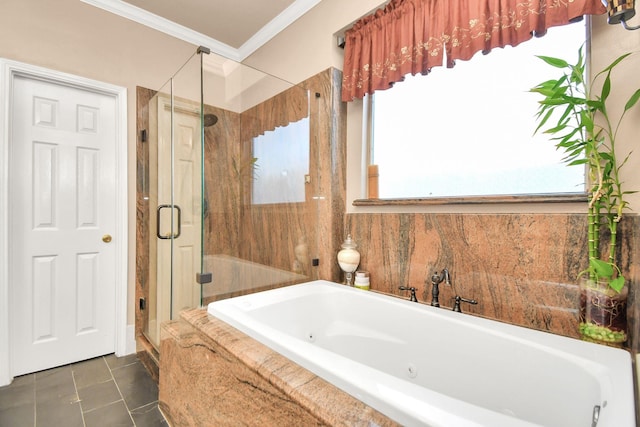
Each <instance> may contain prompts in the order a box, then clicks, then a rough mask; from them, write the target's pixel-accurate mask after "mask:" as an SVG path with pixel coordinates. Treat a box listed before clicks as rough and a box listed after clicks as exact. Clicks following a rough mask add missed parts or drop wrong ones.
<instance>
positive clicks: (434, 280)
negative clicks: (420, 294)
mask: <svg viewBox="0 0 640 427" xmlns="http://www.w3.org/2000/svg"><path fill="white" fill-rule="evenodd" d="M443 281H444V283H446V284H447V285H451V275H450V274H449V270H448V269H446V268H443V269H442V273H438V272H437V271H435V272H434V273H433V274H432V275H431V306H432V307H440V301H439V300H438V296H439V295H440V287H439V285H440V283H442V282H443Z"/></svg>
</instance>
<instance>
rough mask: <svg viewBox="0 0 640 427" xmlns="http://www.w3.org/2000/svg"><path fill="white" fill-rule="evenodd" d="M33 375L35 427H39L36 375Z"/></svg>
mask: <svg viewBox="0 0 640 427" xmlns="http://www.w3.org/2000/svg"><path fill="white" fill-rule="evenodd" d="M30 375H33V427H38V402H37V401H36V398H37V395H36V374H35V373H34V374H30Z"/></svg>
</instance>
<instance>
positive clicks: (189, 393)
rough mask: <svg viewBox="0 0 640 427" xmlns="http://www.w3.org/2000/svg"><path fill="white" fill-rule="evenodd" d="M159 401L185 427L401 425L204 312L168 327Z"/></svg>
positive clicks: (190, 314) (184, 316) (193, 313)
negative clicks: (213, 426)
mask: <svg viewBox="0 0 640 427" xmlns="http://www.w3.org/2000/svg"><path fill="white" fill-rule="evenodd" d="M161 352H162V357H161V369H160V384H159V391H160V392H159V398H158V401H159V406H160V408H161V409H162V411H163V413H164V414H165V415H166V416H167V419H168V420H169V422H170V423H171V425H174V426H176V427H183V426H204V425H215V426H238V425H244V426H276V425H277V426H292V427H293V426H295V427H297V426H312V425H313V426H315V425H318V426H322V425H331V426H344V427H347V426H373V425H375V426H389V427H392V426H397V425H398V424H397V423H395V422H394V421H392V420H390V419H389V418H387V417H386V416H384V415H382V414H381V413H379V412H378V411H376V410H375V409H373V408H371V407H369V406H367V405H365V404H364V403H362V402H361V401H359V400H357V399H355V398H354V397H352V396H351V395H349V394H347V393H345V392H343V391H342V390H340V389H338V388H336V387H335V386H333V385H332V384H330V383H328V382H326V381H324V380H323V379H322V378H320V377H318V376H316V375H314V374H313V373H311V372H310V371H308V370H306V369H304V368H302V367H301V366H299V365H297V364H295V363H293V362H291V361H290V360H288V359H286V358H285V357H283V356H281V355H280V354H278V353H276V352H274V351H273V350H271V349H269V348H268V347H266V346H264V345H262V344H260V343H259V342H257V341H255V340H253V339H252V338H250V337H248V336H247V335H245V334H243V333H241V332H240V331H238V330H237V329H235V328H233V327H231V326H229V325H228V324H226V323H224V322H222V321H220V320H218V319H216V318H214V317H212V316H208V315H207V313H206V311H204V310H188V311H185V312H183V313H182V315H181V320H180V321H175V322H171V323H167V324H165V325H164V333H163V339H162V347H161Z"/></svg>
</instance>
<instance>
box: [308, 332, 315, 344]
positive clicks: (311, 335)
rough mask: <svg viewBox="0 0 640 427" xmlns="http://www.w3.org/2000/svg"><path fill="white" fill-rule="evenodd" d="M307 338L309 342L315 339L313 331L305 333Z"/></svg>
mask: <svg viewBox="0 0 640 427" xmlns="http://www.w3.org/2000/svg"><path fill="white" fill-rule="evenodd" d="M307 339H308V340H309V342H314V341H315V340H316V336H315V334H314V333H313V332H309V333H308V334H307Z"/></svg>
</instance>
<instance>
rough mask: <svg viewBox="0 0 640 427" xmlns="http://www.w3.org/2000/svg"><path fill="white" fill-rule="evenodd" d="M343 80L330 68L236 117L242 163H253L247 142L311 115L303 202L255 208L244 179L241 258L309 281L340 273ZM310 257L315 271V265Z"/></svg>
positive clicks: (248, 185)
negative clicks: (341, 93)
mask: <svg viewBox="0 0 640 427" xmlns="http://www.w3.org/2000/svg"><path fill="white" fill-rule="evenodd" d="M340 81H341V77H340V72H339V71H337V70H335V69H327V70H325V71H323V72H322V73H319V74H317V75H315V76H313V77H311V78H309V79H307V80H305V81H303V82H302V83H300V84H299V85H298V86H297V87H295V88H292V89H290V90H288V91H286V92H284V93H282V94H280V95H277V96H275V97H274V98H272V99H269V100H267V101H265V102H263V103H261V104H259V105H258V106H256V107H254V108H252V109H249V110H247V111H245V112H243V113H242V114H241V122H242V125H241V129H242V135H241V138H242V159H244V162H245V163H246V162H247V159H249V158H250V157H251V138H253V137H254V136H256V135H257V134H259V133H261V132H264V131H265V130H269V129H273V127H275V126H277V125H281V124H286V123H289V122H290V121H295V120H299V119H300V118H302V117H304V116H306V112H307V110H308V112H309V117H310V123H309V127H310V150H309V156H310V158H309V172H308V175H309V182H308V183H307V184H305V201H304V202H300V203H279V204H271V205H252V204H251V203H250V194H251V188H250V185H251V177H250V176H246V175H245V176H243V186H242V189H243V196H242V197H241V199H242V200H243V203H242V206H241V208H240V212H241V214H240V217H241V229H240V236H241V241H242V244H241V245H240V256H241V258H243V259H247V260H251V261H253V262H257V263H260V264H264V265H270V266H273V267H277V268H279V269H282V270H286V271H296V272H298V273H301V274H303V275H305V276H306V277H307V278H308V279H307V280H313V279H317V278H330V277H334V276H335V275H336V274H337V273H338V267H337V264H336V263H335V251H334V248H335V247H336V245H337V246H338V247H339V245H340V243H339V242H338V243H336V242H337V239H338V238H339V237H338V236H341V235H342V230H343V221H344V212H345V201H344V196H345V191H346V185H345V173H346V172H345V162H344V159H345V153H346V147H345V132H344V131H345V127H346V126H345V121H346V105H344V104H343V103H341V102H340V101H339V99H340V96H339V88H340ZM307 93H308V97H307ZM259 161H260V159H258V163H259ZM296 248H298V250H299V252H298V256H296ZM314 259H316V260H317V264H318V265H315V266H314V265H313V260H314ZM294 264H295V265H296V266H295V267H294Z"/></svg>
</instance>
